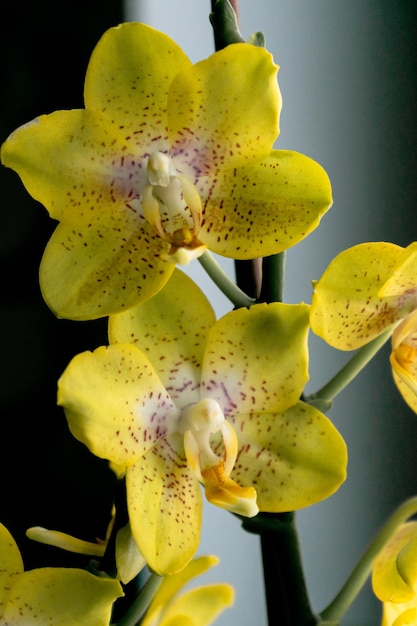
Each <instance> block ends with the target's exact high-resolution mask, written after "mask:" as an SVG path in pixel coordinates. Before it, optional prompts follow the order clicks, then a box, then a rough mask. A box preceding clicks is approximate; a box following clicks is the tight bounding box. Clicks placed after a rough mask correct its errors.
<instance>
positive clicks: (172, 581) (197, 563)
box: [142, 555, 219, 626]
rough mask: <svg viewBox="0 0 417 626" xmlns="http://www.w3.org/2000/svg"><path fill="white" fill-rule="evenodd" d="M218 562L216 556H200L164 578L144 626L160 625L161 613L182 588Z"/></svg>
mask: <svg viewBox="0 0 417 626" xmlns="http://www.w3.org/2000/svg"><path fill="white" fill-rule="evenodd" d="M218 562H219V559H218V558H217V557H216V556H211V555H208V556H199V557H196V558H194V559H193V560H192V561H190V563H188V565H187V566H186V567H184V568H183V569H182V570H180V571H179V572H177V573H176V574H172V575H171V576H167V577H166V578H164V580H163V581H162V584H161V586H160V587H159V589H158V591H157V592H156V594H155V596H154V598H153V600H152V602H151V604H150V606H149V609H148V611H147V613H146V616H145V618H144V620H143V624H142V626H154V625H155V624H160V622H159V619H160V616H161V613H163V612H164V610H165V608H166V607H167V606H169V604H170V602H171V601H172V599H173V598H174V597H175V596H176V594H177V593H178V592H179V591H180V590H181V589H182V587H185V585H186V584H187V583H188V582H189V581H190V580H192V579H193V578H196V577H197V576H201V575H202V574H204V573H205V572H206V571H207V570H209V569H210V568H211V567H213V566H214V565H217V564H218Z"/></svg>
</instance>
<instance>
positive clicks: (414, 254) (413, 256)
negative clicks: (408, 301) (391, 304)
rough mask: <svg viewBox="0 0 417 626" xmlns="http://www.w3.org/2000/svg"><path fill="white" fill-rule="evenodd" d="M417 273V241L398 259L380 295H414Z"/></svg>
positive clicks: (416, 289)
mask: <svg viewBox="0 0 417 626" xmlns="http://www.w3.org/2000/svg"><path fill="white" fill-rule="evenodd" d="M416 275H417V242H415V241H414V242H413V243H412V244H410V245H409V246H408V247H407V248H405V250H404V251H403V254H402V255H401V256H400V258H399V259H398V262H397V264H396V265H395V267H394V269H393V272H392V275H391V276H390V278H389V279H388V280H387V281H386V283H385V284H384V285H383V286H382V288H381V290H380V292H379V294H378V295H379V296H380V297H381V298H382V297H387V296H405V295H406V294H407V295H408V296H411V297H414V299H415V294H416V291H417V288H416Z"/></svg>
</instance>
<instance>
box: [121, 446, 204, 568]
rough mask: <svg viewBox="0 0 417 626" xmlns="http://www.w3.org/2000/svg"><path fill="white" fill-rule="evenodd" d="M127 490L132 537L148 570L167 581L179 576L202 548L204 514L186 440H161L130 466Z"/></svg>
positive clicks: (127, 476) (127, 473) (127, 475)
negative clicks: (200, 543)
mask: <svg viewBox="0 0 417 626" xmlns="http://www.w3.org/2000/svg"><path fill="white" fill-rule="evenodd" d="M126 488H127V503H128V509H129V520H130V525H131V529H132V534H133V537H134V539H135V541H136V543H137V545H138V548H139V550H140V551H141V552H142V554H143V556H144V557H145V559H146V561H147V563H148V566H149V567H150V568H151V569H152V570H153V571H154V572H156V573H157V574H160V575H164V576H165V575H170V574H173V573H175V572H178V571H179V570H180V569H182V568H183V567H185V565H187V563H188V562H189V561H190V560H191V558H192V557H193V555H194V553H195V551H196V550H197V548H198V544H199V541H200V528H201V515H202V500H201V493H200V487H199V483H198V481H197V480H196V478H195V477H194V474H193V473H192V471H191V470H190V469H189V467H188V465H187V461H186V459H185V456H184V452H183V446H182V436H181V435H172V436H170V437H168V438H167V439H164V440H162V441H159V442H158V444H157V445H155V446H154V447H153V448H152V449H151V450H149V451H148V453H147V454H146V455H145V456H143V457H142V458H141V459H139V461H138V462H137V463H136V464H135V465H133V466H130V467H129V468H128V469H127V472H126Z"/></svg>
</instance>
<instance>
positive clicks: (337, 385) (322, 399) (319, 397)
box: [305, 327, 393, 405]
mask: <svg viewBox="0 0 417 626" xmlns="http://www.w3.org/2000/svg"><path fill="white" fill-rule="evenodd" d="M392 331H393V328H392V327H390V328H389V329H388V330H386V331H385V332H383V333H381V335H379V336H378V337H375V339H373V340H372V341H370V342H369V343H367V344H366V345H365V346H363V347H362V348H360V349H359V350H358V351H357V352H356V353H355V354H354V356H353V357H352V358H351V359H350V361H348V362H347V363H346V365H344V366H343V367H342V369H341V370H339V372H337V374H336V375H335V376H333V378H332V379H331V380H329V382H328V383H326V384H325V385H324V386H323V387H322V388H321V389H319V391H316V393H313V394H311V395H310V396H307V397H306V398H305V401H306V402H309V403H310V404H313V405H315V404H320V403H328V404H331V402H332V400H334V398H335V397H336V396H337V395H339V393H340V392H341V391H343V389H344V388H345V387H347V386H348V385H349V383H351V382H352V380H353V379H354V378H356V376H357V375H358V374H359V373H360V372H361V371H362V370H363V368H364V367H365V366H366V365H367V364H368V363H369V361H371V360H372V359H373V357H374V356H375V354H376V353H377V352H378V351H379V350H380V349H381V348H382V346H383V345H384V344H385V343H386V342H387V341H388V339H389V338H390V337H391V335H392Z"/></svg>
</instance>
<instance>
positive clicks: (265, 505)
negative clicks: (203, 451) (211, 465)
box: [230, 402, 347, 513]
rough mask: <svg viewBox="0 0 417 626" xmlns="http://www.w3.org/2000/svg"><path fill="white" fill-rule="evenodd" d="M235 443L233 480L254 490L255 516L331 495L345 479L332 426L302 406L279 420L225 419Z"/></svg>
mask: <svg viewBox="0 0 417 626" xmlns="http://www.w3.org/2000/svg"><path fill="white" fill-rule="evenodd" d="M230 421H231V422H232V423H233V424H234V426H235V431H236V434H237V436H238V440H239V452H238V458H237V461H236V464H235V466H234V469H233V471H232V478H233V479H234V480H235V481H236V482H237V483H239V485H251V486H253V487H254V488H255V489H256V493H257V496H258V498H257V503H258V506H259V510H260V511H265V512H270V513H280V512H285V511H292V510H297V509H300V508H303V507H306V506H310V505H312V504H314V503H316V502H319V501H321V500H323V499H324V498H327V497H328V496H330V495H332V494H333V493H334V492H335V491H336V490H337V489H338V488H339V487H340V485H341V484H342V483H343V481H344V480H345V478H346V465H347V450H346V445H345V443H344V441H343V439H342V437H341V436H340V434H339V433H338V431H337V430H336V428H335V427H334V426H333V424H332V423H331V421H330V420H329V419H327V417H326V416H325V415H323V414H322V413H320V412H319V411H318V410H317V409H315V408H313V407H312V406H310V405H308V404H305V403H303V402H299V403H297V404H296V405H295V406H293V407H291V408H290V409H288V410H287V411H285V412H283V413H281V414H271V413H262V414H257V413H255V414H250V415H249V414H247V415H237V416H234V417H233V418H230Z"/></svg>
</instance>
